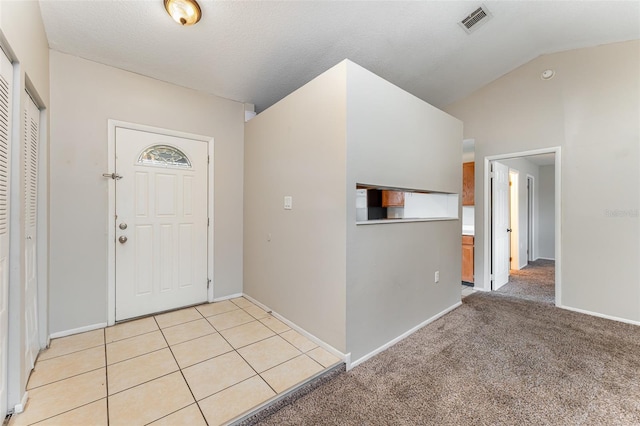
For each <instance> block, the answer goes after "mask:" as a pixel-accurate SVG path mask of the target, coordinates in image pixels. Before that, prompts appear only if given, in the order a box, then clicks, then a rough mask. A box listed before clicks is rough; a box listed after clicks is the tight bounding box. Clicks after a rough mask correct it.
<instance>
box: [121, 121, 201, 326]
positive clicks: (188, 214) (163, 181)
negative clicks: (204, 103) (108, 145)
mask: <svg viewBox="0 0 640 426" xmlns="http://www.w3.org/2000/svg"><path fill="white" fill-rule="evenodd" d="M115 145H116V150H115V152H116V174H117V175H119V176H120V177H118V179H117V180H116V217H115V224H114V226H115V227H116V232H115V236H116V274H115V276H116V321H120V320H124V319H127V318H133V317H138V316H141V315H147V314H150V313H154V312H161V311H165V310H169V309H175V308H179V307H182V306H187V305H193V304H196V303H201V302H205V301H206V300H207V286H208V277H207V196H208V187H207V181H208V179H207V175H208V165H207V164H208V159H207V155H208V146H207V143H206V142H203V141H197V140H193V139H185V138H178V137H173V136H167V135H162V134H158V133H150V132H144V131H139V130H131V129H125V128H120V127H118V128H116V142H115Z"/></svg>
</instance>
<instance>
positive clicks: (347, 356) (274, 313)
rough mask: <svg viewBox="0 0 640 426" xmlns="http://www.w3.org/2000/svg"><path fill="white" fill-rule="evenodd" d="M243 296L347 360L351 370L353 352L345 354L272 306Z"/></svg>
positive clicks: (244, 295) (328, 350) (333, 353)
mask: <svg viewBox="0 0 640 426" xmlns="http://www.w3.org/2000/svg"><path fill="white" fill-rule="evenodd" d="M242 296H243V297H245V298H246V299H247V300H249V301H250V302H252V303H255V304H256V305H258V306H259V307H261V308H262V309H264V310H265V311H267V312H270V313H271V315H273V316H274V317H276V318H277V319H279V320H280V321H282V322H283V323H285V324H287V325H288V326H289V327H291V328H292V329H294V330H295V331H297V332H298V333H300V334H302V335H303V336H304V337H306V338H307V339H309V340H311V341H312V342H314V343H315V344H316V345H318V346H320V347H321V348H323V349H324V350H326V351H327V352H329V353H331V354H332V355H334V356H337V357H338V358H340V359H341V360H343V361H344V362H345V364H346V365H347V370H349V363H350V362H351V354H350V353H348V354H345V353H342V352H340V351H339V350H338V349H336V348H334V347H333V346H331V345H330V344H328V343H327V342H325V341H323V340H322V339H319V338H317V337H316V336H314V335H313V334H311V333H309V332H308V331H306V330H305V329H303V328H301V327H300V326H298V325H296V324H295V323H293V322H291V321H289V320H288V319H287V318H285V317H283V316H282V315H280V314H278V313H277V312H274V311H273V310H272V309H271V308H269V307H268V306H266V305H264V304H263V303H260V302H259V301H257V300H256V299H254V298H253V297H251V296H247V295H246V294H243V295H242Z"/></svg>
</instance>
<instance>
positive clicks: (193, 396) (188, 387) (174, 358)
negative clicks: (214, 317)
mask: <svg viewBox="0 0 640 426" xmlns="http://www.w3.org/2000/svg"><path fill="white" fill-rule="evenodd" d="M196 311H198V310H197V309H196ZM198 313H199V314H200V315H202V314H201V313H200V311H198ZM203 318H204V316H203ZM205 319H206V318H205ZM154 320H155V321H156V324H157V323H158V320H156V319H155V317H154ZM208 322H209V321H207V323H208ZM158 327H160V324H158ZM211 327H212V328H213V329H214V330H215V327H213V326H211ZM162 337H163V338H164V341H165V343H166V344H167V347H168V348H169V352H170V353H171V356H172V357H173V361H174V362H175V363H176V366H177V367H178V371H179V372H180V375H181V376H182V380H184V383H185V384H186V385H187V389H189V393H190V394H191V398H193V402H194V403H195V404H196V407H198V410H199V411H200V415H201V416H202V418H203V419H204V422H205V423H206V424H207V426H208V425H209V422H208V421H207V418H206V417H205V416H204V413H203V412H202V408H200V404H198V400H197V399H196V396H195V395H194V394H193V391H192V390H191V386H189V382H188V381H187V378H186V377H184V372H183V371H182V368H181V367H180V363H179V362H178V360H177V359H176V355H175V354H174V353H173V350H172V349H171V345H170V344H169V341H168V340H167V338H166V337H165V335H164V333H162ZM192 340H195V339H192ZM182 343H184V342H182ZM170 374H172V373H170ZM154 380H155V379H154ZM189 405H191V404H189ZM189 405H187V407H188V406H189ZM187 407H182V408H180V410H183V409H185V408H187ZM180 410H176V411H174V412H177V411H180ZM170 414H173V413H170ZM170 414H167V416H168V415H170ZM164 417H166V416H164ZM160 418H162V417H160ZM158 420H160V419H156V420H154V421H158Z"/></svg>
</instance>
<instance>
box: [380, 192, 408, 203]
mask: <svg viewBox="0 0 640 426" xmlns="http://www.w3.org/2000/svg"><path fill="white" fill-rule="evenodd" d="M382 207H404V192H402V191H382Z"/></svg>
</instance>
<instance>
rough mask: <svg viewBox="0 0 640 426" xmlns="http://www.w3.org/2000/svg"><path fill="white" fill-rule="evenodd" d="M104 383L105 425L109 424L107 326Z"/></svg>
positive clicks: (105, 330)
mask: <svg viewBox="0 0 640 426" xmlns="http://www.w3.org/2000/svg"><path fill="white" fill-rule="evenodd" d="M103 337H104V383H105V388H106V389H105V391H106V392H105V393H106V395H105V397H104V398H105V400H106V403H107V426H109V364H108V361H107V328H106V327H105V328H104V336H103Z"/></svg>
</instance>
